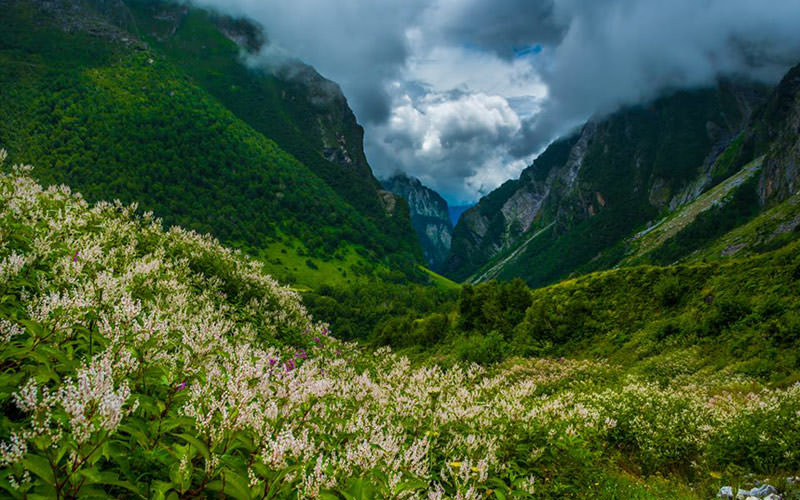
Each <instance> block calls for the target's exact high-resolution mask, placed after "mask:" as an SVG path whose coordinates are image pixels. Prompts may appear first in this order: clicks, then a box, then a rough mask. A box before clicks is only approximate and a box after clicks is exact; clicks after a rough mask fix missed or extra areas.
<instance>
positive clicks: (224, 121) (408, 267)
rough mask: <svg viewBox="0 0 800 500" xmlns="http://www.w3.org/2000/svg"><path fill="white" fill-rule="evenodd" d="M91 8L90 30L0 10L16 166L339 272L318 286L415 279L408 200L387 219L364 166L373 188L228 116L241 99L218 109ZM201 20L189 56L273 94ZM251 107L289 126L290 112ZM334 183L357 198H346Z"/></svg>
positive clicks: (6, 127) (198, 16)
mask: <svg viewBox="0 0 800 500" xmlns="http://www.w3.org/2000/svg"><path fill="white" fill-rule="evenodd" d="M90 4H91V2H89V3H86V4H79V5H86V6H85V7H81V8H82V9H83V10H81V11H80V12H79V14H78V15H79V16H85V17H86V19H87V20H83V18H81V20H80V22H79V21H75V20H74V19H72V18H71V17H70V15H74V14H69V15H68V14H67V13H60V12H58V11H56V16H55V17H56V18H55V19H50V18H49V17H48V15H47V14H48V13H49V11H46V10H42V9H45V7H43V5H45V4H39V3H37V2H17V1H8V2H3V4H2V6H3V12H4V15H3V16H2V19H0V64H2V66H3V68H4V70H3V72H2V73H1V74H0V110H2V114H3V116H4V120H2V121H0V142H2V143H3V145H4V147H7V148H8V151H9V155H10V156H11V159H12V160H14V161H19V162H28V163H34V164H36V165H37V166H38V169H37V171H36V172H35V174H34V175H36V176H37V178H38V179H39V180H40V181H41V182H43V183H46V184H47V183H67V184H69V185H70V186H73V187H74V188H76V189H79V190H80V191H81V192H82V193H83V194H84V195H85V196H86V197H87V199H89V200H104V199H120V200H122V201H123V202H124V203H133V202H136V203H139V204H140V206H141V207H142V208H144V209H145V210H151V211H153V212H154V214H155V215H156V216H157V217H160V218H162V219H163V220H164V221H165V223H167V224H176V225H180V226H182V227H187V228H191V229H195V230H198V231H201V232H208V233H211V234H214V235H215V236H216V237H218V238H220V239H221V240H223V241H225V242H226V243H227V244H230V245H233V246H236V247H239V248H243V249H246V250H249V251H251V252H257V251H258V250H259V249H263V248H266V247H268V246H269V245H273V246H275V245H277V246H281V247H282V248H284V249H286V250H287V252H286V253H287V255H292V254H295V255H297V256H299V257H303V258H302V259H300V262H301V263H302V264H303V265H302V266H301V268H300V269H303V270H306V271H308V270H309V269H310V270H314V269H313V268H310V267H309V266H306V265H305V261H306V260H309V259H311V260H312V262H314V261H323V262H330V261H331V260H338V261H339V262H338V263H337V264H336V265H333V266H326V267H332V268H333V269H332V270H330V272H325V273H317V275H316V276H315V277H316V278H318V281H325V280H326V279H327V278H328V277H329V276H330V275H331V274H333V281H343V282H344V281H346V279H347V274H348V272H349V274H350V275H351V276H352V275H353V274H354V273H353V272H352V270H351V269H350V267H351V266H353V265H356V266H357V268H359V269H362V270H364V269H368V268H373V270H374V269H377V268H379V267H380V266H381V265H384V266H389V265H390V266H391V267H392V268H393V269H394V270H396V271H397V270H399V271H400V272H401V273H405V274H406V275H407V276H409V275H416V274H418V273H417V272H416V262H418V261H419V260H421V254H420V251H419V246H418V244H417V243H416V241H415V240H414V239H413V236H412V235H413V230H412V229H411V226H410V221H409V219H408V217H407V216H405V212H404V211H403V207H404V202H402V200H397V204H398V207H397V214H387V213H385V212H384V209H383V206H382V205H381V202H380V200H379V197H378V193H377V189H378V188H379V186H378V184H377V181H375V180H374V179H373V178H372V175H371V172H370V170H369V166H368V165H366V163H364V165H363V169H362V170H364V169H365V170H364V171H363V172H361V174H363V175H366V177H365V179H367V180H365V181H364V182H361V183H355V182H350V181H348V180H347V179H348V178H349V177H348V176H347V175H344V174H339V175H337V174H335V173H333V172H332V171H331V169H333V168H334V165H332V164H329V163H325V160H324V159H323V158H322V156H320V153H315V155H316V156H314V154H312V148H311V146H308V147H305V146H304V147H302V148H301V147H300V146H298V145H297V144H295V143H296V142H297V141H296V140H295V139H296V137H297V136H298V134H299V132H298V131H297V127H296V126H292V127H291V128H290V129H291V130H294V131H295V132H294V135H291V134H290V135H286V134H284V135H275V134H272V135H265V134H266V133H267V132H270V131H274V130H273V129H269V130H267V129H266V128H265V127H263V126H262V125H263V124H265V123H268V122H270V118H269V116H265V117H261V118H260V119H258V120H256V119H255V118H252V119H251V117H249V116H244V118H247V119H243V118H242V116H240V115H242V112H241V110H240V109H239V108H233V107H231V108H229V107H227V106H228V105H229V103H230V102H231V101H232V100H233V98H232V97H231V96H228V98H227V99H224V98H223V99H220V98H219V97H226V96H223V95H221V94H219V93H215V92H210V91H209V90H207V88H206V87H208V88H210V89H211V91H215V90H217V87H216V86H214V85H211V84H210V83H208V82H206V81H205V80H203V79H201V78H200V77H201V76H202V75H195V74H194V73H192V72H189V71H187V69H186V68H185V67H184V66H183V65H182V64H180V63H179V62H178V61H184V62H185V61H188V59H181V57H182V56H183V53H182V52H181V53H178V54H174V53H173V51H169V50H167V48H164V49H163V51H159V50H158V48H159V46H157V45H150V46H145V45H144V44H142V43H141V42H140V41H138V40H137V39H136V36H135V33H128V32H126V31H123V30H122V29H121V28H119V27H117V26H115V25H113V24H111V23H110V22H109V21H107V20H106V19H105V18H103V17H102V16H101V17H99V18H98V19H95V18H97V17H98V14H96V13H95V11H94V10H92V9H91V8H90V7H88V5H90ZM48 5H60V4H48ZM153 5H156V4H153ZM123 7H124V6H123ZM66 12H69V11H66ZM191 13H192V15H191V16H189V17H188V18H187V19H186V20H185V21H184V23H183V25H182V26H184V31H189V32H192V33H194V38H192V39H191V40H192V42H193V45H192V46H191V47H194V48H195V49H196V50H200V47H206V45H205V44H208V45H209V46H208V47H207V48H206V50H207V51H208V52H214V51H217V52H220V53H221V54H222V55H221V56H219V57H217V58H207V59H208V60H209V61H219V60H220V58H223V59H224V61H226V64H227V65H228V66H230V68H234V67H237V68H238V70H237V71H233V70H231V71H230V72H229V74H230V77H229V78H230V81H229V82H227V83H226V84H225V85H226V88H230V86H232V85H244V84H245V80H246V78H250V80H247V81H251V83H252V84H253V85H255V84H256V83H258V82H263V84H262V85H260V86H256V87H257V88H255V89H254V90H252V92H254V93H260V94H259V95H270V94H269V93H268V92H267V90H268V89H267V88H266V87H268V84H269V82H270V81H271V80H269V79H268V78H267V76H265V75H264V74H263V73H258V72H256V71H255V70H253V71H251V70H248V68H247V67H246V66H244V64H243V63H242V62H241V61H240V60H239V59H238V50H239V49H238V47H237V45H236V44H235V43H234V42H232V41H231V40H229V39H228V38H225V37H224V36H223V35H222V34H221V33H220V31H219V29H218V28H216V27H215V25H214V24H212V23H211V22H210V20H209V19H208V17H207V15H206V14H204V13H203V12H202V11H195V10H191ZM50 14H52V13H50ZM93 16H94V17H93ZM137 19H138V20H139V22H140V24H142V23H143V18H142V17H139V18H137ZM90 21H91V22H90ZM59 23H63V24H65V25H66V27H65V26H60V25H59ZM71 23H74V24H76V25H73V24H71ZM81 23H83V24H81ZM93 23H94V24H93ZM198 26H199V27H200V28H202V29H203V31H202V32H201V33H199V34H198V33H197V32H196V31H197V29H199V28H198ZM192 30H194V31H192ZM181 33H183V31H180V32H179V34H181ZM185 45H186V44H184V45H182V46H181V47H184V49H183V50H184V52H185V51H186V50H188V49H187V48H186V47H185ZM209 64H211V63H209ZM187 66H189V67H191V65H187ZM228 66H225V67H226V68H227V67H228ZM194 67H199V66H197V65H195V66H194ZM204 68H206V70H207V71H209V72H210V71H212V69H210V68H209V67H208V66H204ZM217 69H224V68H222V67H220V68H217ZM259 75H261V76H259ZM217 83H219V82H217ZM272 85H275V83H274V82H273V83H272ZM245 101H247V100H245ZM237 102H238V101H237ZM293 102H295V105H296V106H299V104H297V100H294V101H293ZM249 106H250V107H249V108H248V109H258V110H261V112H265V113H266V112H269V113H272V114H276V115H282V113H284V111H285V109H284V108H285V107H286V104H285V103H283V104H282V103H281V102H280V101H270V102H264V103H261V104H256V103H250V104H249ZM343 106H344V107H345V109H347V111H348V112H349V109H348V108H346V102H344V103H343ZM237 113H238V114H237ZM270 116H271V115H270ZM350 116H351V117H352V114H350ZM282 124H283V125H282ZM284 125H286V122H285V121H284V122H280V123H278V122H276V123H275V124H274V127H277V128H281V127H283V126H284ZM352 125H353V126H354V127H356V126H357V125H356V124H355V122H354V120H353V124H352ZM287 127H288V125H287ZM270 137H274V139H275V140H280V141H282V142H280V143H276V142H275V140H273V139H271V138H270ZM358 139H359V140H360V137H358ZM353 140H355V139H353ZM284 145H286V146H287V147H288V149H289V150H290V151H291V153H290V152H287V150H286V149H284ZM359 147H360V143H359ZM292 153H294V154H296V155H298V156H294V154H292ZM298 157H300V158H303V161H305V162H307V163H303V162H301V161H300V160H298V159H297V158H298ZM312 160H313V161H312ZM321 164H325V165H327V167H326V168H328V170H329V171H327V172H328V173H327V174H326V173H325V172H323V170H322V167H320V165H321ZM340 170H343V169H341V168H340ZM350 170H352V169H350ZM352 175H355V174H352ZM352 175H351V176H352ZM331 178H337V179H339V180H343V182H344V183H345V184H347V185H348V186H350V188H351V190H355V191H359V193H358V194H355V192H351V191H341V190H339V189H338V188H337V187H336V186H332V185H331V184H330V183H329V182H328V181H330V179H331ZM370 179H372V180H371V181H370ZM367 200H370V201H367ZM367 205H369V207H366V206H367ZM315 265H317V268H320V267H321V266H319V265H318V264H315ZM283 267H284V266H283V265H282V264H276V265H275V266H274V267H273V268H274V269H275V271H276V272H279V273H281V274H282V276H285V277H287V278H293V277H294V278H296V277H298V276H302V274H303V273H302V272H300V269H298V270H295V269H292V267H298V266H296V265H294V266H291V267H289V268H287V269H283ZM337 268H341V270H338V269H337ZM305 281H306V283H303V284H308V281H310V280H305Z"/></svg>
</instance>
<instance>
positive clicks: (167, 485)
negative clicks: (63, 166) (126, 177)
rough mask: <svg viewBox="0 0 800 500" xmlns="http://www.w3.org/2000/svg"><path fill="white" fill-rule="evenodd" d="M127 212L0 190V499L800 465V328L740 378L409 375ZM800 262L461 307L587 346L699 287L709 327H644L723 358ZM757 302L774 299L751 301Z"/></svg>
mask: <svg viewBox="0 0 800 500" xmlns="http://www.w3.org/2000/svg"><path fill="white" fill-rule="evenodd" d="M134 212H135V210H134V209H133V208H132V207H126V206H124V205H121V204H119V203H114V204H110V203H105V202H102V203H98V204H95V205H90V204H88V203H87V202H85V201H84V200H83V199H82V198H81V197H80V196H79V195H76V194H72V193H71V192H70V190H69V189H68V188H66V187H63V186H62V187H51V188H48V189H46V190H45V189H42V188H41V187H40V186H39V185H38V184H37V183H36V182H35V181H34V180H33V179H32V178H31V177H30V176H29V169H28V168H25V167H15V168H14V169H12V170H11V171H9V172H8V173H5V174H2V176H0V234H2V245H1V246H0V297H2V302H1V303H0V325H1V326H2V341H3V342H2V345H1V346H0V366H2V373H0V405H1V406H2V407H3V413H2V417H1V419H0V468H2V471H0V488H3V490H4V491H5V494H7V495H9V496H11V497H15V498H25V497H27V498H36V497H37V496H38V497H50V498H52V497H61V498H98V497H114V498H187V497H211V496H214V495H215V494H217V493H222V494H224V495H225V496H228V497H232V498H238V499H250V498H326V499H348V500H349V499H354V498H356V499H371V498H428V499H431V498H434V499H443V498H459V499H475V500H477V499H478V498H487V497H489V498H498V499H505V498H534V497H535V498H564V497H574V498H585V497H587V496H592V497H596V498H608V499H611V498H640V499H651V498H665V497H667V496H668V497H669V498H686V499H695V498H708V497H709V496H712V495H713V494H714V492H716V490H717V489H718V488H719V486H721V485H723V484H735V485H736V484H742V485H744V484H745V483H747V482H748V481H750V479H748V476H747V474H748V473H757V474H759V476H758V477H759V478H763V477H764V476H771V477H773V482H774V483H775V484H776V485H778V486H779V487H780V488H781V489H783V490H784V491H785V492H787V493H786V494H787V495H790V494H792V493H791V487H790V486H787V485H786V483H785V482H784V481H782V480H780V479H778V478H783V477H785V476H786V475H787V474H789V473H791V472H793V471H797V469H798V468H800V453H798V449H797V447H796V446H795V444H796V443H797V442H798V440H800V425H799V424H798V422H800V419H798V418H797V417H798V415H799V414H800V385H796V384H795V385H790V384H789V383H788V381H787V379H785V378H784V379H780V376H776V377H773V376H772V375H771V373H772V371H774V372H775V373H778V374H779V375H782V374H785V373H786V372H788V371H789V370H792V369H793V370H796V368H797V367H796V363H797V360H796V359H794V360H791V355H794V356H796V352H797V350H796V348H794V346H795V345H796V344H795V342H796V339H797V336H796V332H795V330H794V329H792V328H791V327H790V328H788V329H782V328H783V326H782V324H781V322H778V321H776V322H775V323H774V329H773V330H769V329H766V330H765V329H761V328H759V329H758V331H759V332H763V333H759V335H762V336H761V337H758V339H759V341H761V340H763V341H774V342H779V343H780V345H782V346H786V351H788V352H789V353H790V354H789V355H785V356H772V357H770V356H766V357H765V359H766V360H767V361H769V362H770V363H771V364H772V366H774V370H772V371H770V372H769V373H763V372H759V371H758V370H754V371H753V374H752V375H748V374H746V373H742V372H745V371H746V370H742V365H737V364H736V363H728V364H730V365H731V366H732V368H726V367H725V366H723V365H724V364H725V363H720V365H719V366H717V367H714V369H713V370H701V371H699V372H697V373H696V374H695V373H694V368H693V369H692V370H686V369H684V368H686V366H691V367H693V366H694V365H693V364H694V363H698V362H700V361H698V360H703V359H707V358H706V357H704V356H703V355H697V356H695V355H691V351H690V350H686V351H683V352H682V353H680V357H679V358H678V359H676V358H674V357H669V356H660V357H659V356H656V354H658V353H660V352H661V351H660V350H659V351H658V353H657V352H655V346H653V349H654V351H652V352H650V353H648V352H638V351H637V352H635V355H633V356H632V357H629V358H618V359H619V360H620V361H621V360H623V359H626V360H627V361H628V362H630V361H632V360H636V359H638V358H639V357H647V356H648V354H650V355H651V356H650V359H649V362H644V361H640V362H635V363H634V364H633V365H630V364H629V363H626V365H620V364H618V363H617V361H615V360H613V359H612V360H611V361H601V360H590V359H587V360H574V359H563V358H562V359H557V358H556V359H535V358H534V359H527V360H524V359H519V358H515V357H510V358H508V359H507V360H505V361H503V362H501V363H499V364H488V363H487V364H486V366H481V365H477V364H462V363H459V362H456V363H450V366H449V367H446V368H445V367H442V366H440V365H438V364H436V363H434V362H431V361H430V360H425V361H421V362H418V363H412V362H410V361H409V360H408V359H406V358H404V357H402V356H399V355H397V354H392V353H391V352H390V351H388V350H386V349H382V350H378V351H375V352H371V351H369V350H366V349H363V348H359V347H358V346H357V345H355V344H345V343H341V342H339V341H337V340H335V339H334V338H332V337H331V336H330V335H329V334H328V333H329V332H328V329H327V327H326V326H325V325H323V324H317V323H314V322H313V321H312V320H311V319H310V318H309V316H308V314H307V313H306V312H305V310H304V308H303V307H302V305H301V304H300V302H299V300H298V297H297V296H296V295H295V294H294V293H293V292H291V291H289V290H287V289H284V288H281V287H280V286H279V285H277V284H276V282H275V281H273V280H272V279H271V278H270V277H268V276H267V275H266V274H264V272H263V268H262V265H261V264H259V263H258V262H256V261H254V260H252V259H251V258H248V257H246V256H244V255H242V254H240V253H238V252H235V251H230V250H227V249H225V248H224V247H223V246H221V245H220V244H219V243H217V242H216V241H215V240H213V239H212V238H209V237H206V236H200V235H198V234H197V233H194V232H188V231H185V230H183V229H180V228H172V229H170V230H168V231H164V230H163V229H162V227H161V224H160V223H159V221H158V220H157V219H154V218H153V217H152V216H150V215H145V216H144V217H138V216H136V215H134ZM798 264H799V263H798V261H797V257H796V252H792V251H789V250H786V251H783V252H779V253H777V254H774V255H770V256H769V257H763V258H761V260H751V261H742V262H740V263H737V264H736V265H737V266H739V267H737V268H735V272H727V268H725V267H724V266H711V267H710V266H706V267H697V268H692V267H687V268H680V269H676V270H659V269H657V268H654V269H650V268H641V269H639V270H637V271H636V272H635V273H633V274H626V273H632V271H623V272H610V273H605V274H601V275H597V276H591V277H587V278H585V279H582V280H579V281H576V282H569V283H565V284H563V285H558V286H557V287H552V288H550V289H545V290H542V291H536V292H533V293H532V294H531V292H529V291H528V290H527V289H526V288H525V287H524V286H522V285H521V284H510V285H503V286H501V287H500V289H499V290H498V291H499V292H501V293H502V294H504V295H497V294H496V293H491V292H487V291H486V290H489V289H488V288H486V287H487V286H495V287H496V286H497V285H481V286H480V287H476V288H475V289H472V288H467V289H465V291H464V292H463V293H464V296H463V297H462V299H461V301H460V310H459V317H460V318H461V325H462V326H463V328H465V329H470V328H471V329H473V330H474V331H476V332H478V331H481V330H482V329H484V328H486V327H488V324H487V325H483V324H482V323H483V322H486V321H495V325H496V326H495V328H497V329H498V331H500V332H503V331H504V328H506V327H507V326H508V325H504V324H502V323H497V319H496V317H494V316H493V315H492V311H493V309H492V308H491V307H489V305H488V303H487V302H486V301H483V302H482V301H481V300H480V299H481V297H484V298H489V299H491V298H493V300H494V301H495V302H494V303H495V304H496V305H497V306H500V307H506V308H507V310H508V311H514V312H515V315H512V316H510V317H509V316H506V315H501V316H500V317H502V318H512V319H513V318H516V319H519V320H520V321H521V322H522V323H521V324H522V325H525V327H524V328H523V329H522V330H521V334H524V332H530V335H532V337H531V340H535V339H541V342H544V343H547V342H550V343H552V345H553V348H554V349H556V350H557V349H560V348H563V349H564V350H567V349H568V348H570V347H569V346H570V343H572V344H573V345H575V346H579V347H581V346H582V348H583V352H584V353H587V354H588V353H589V352H590V351H589V350H587V349H590V348H593V347H592V346H594V345H595V343H591V344H587V343H586V342H587V339H589V338H592V337H593V338H595V339H601V338H603V335H604V334H603V333H602V332H603V329H604V328H605V329H606V330H608V331H614V332H618V333H617V334H616V335H613V336H611V337H610V338H609V339H608V341H607V342H611V343H613V342H621V343H622V344H624V343H625V341H626V339H625V338H623V339H621V340H620V339H617V336H619V335H623V336H624V334H625V331H626V330H625V329H624V327H625V325H634V324H636V321H637V320H636V317H638V318H639V321H649V319H650V318H649V316H650V315H651V314H652V311H663V313H664V315H666V314H667V311H669V310H670V308H673V309H674V310H675V311H677V312H678V314H677V315H676V314H671V315H675V316H676V317H678V318H682V317H683V316H681V313H680V311H683V313H682V314H684V315H687V316H685V318H686V321H687V322H688V321H689V320H690V319H693V318H694V316H691V315H690V312H691V311H692V310H693V309H696V308H697V307H698V306H697V304H696V297H697V296H698V295H699V294H701V293H702V294H703V295H702V296H703V297H705V296H706V295H705V294H706V293H710V294H711V295H713V297H714V300H713V301H711V303H707V301H706V300H705V299H703V300H701V303H702V304H707V305H708V308H709V311H705V312H704V311H697V313H696V314H699V315H701V317H707V318H708V320H707V321H706V322H705V323H704V325H705V326H703V327H702V328H699V327H698V328H697V329H695V330H692V329H690V328H689V327H690V326H692V327H693V325H694V323H696V321H693V322H692V324H691V325H682V324H678V325H676V327H677V328H678V332H679V333H675V332H674V330H671V329H668V328H667V329H659V330H653V331H651V330H648V329H647V328H644V329H643V330H642V331H643V332H645V333H646V334H647V335H650V334H652V335H661V336H662V340H663V342H664V343H665V345H667V346H671V345H678V346H680V345H681V342H682V340H683V339H685V338H688V336H691V335H700V334H701V333H702V335H705V336H706V338H709V339H713V338H717V339H718V341H717V344H722V345H734V344H733V343H732V342H731V341H729V340H728V338H727V337H726V335H729V334H731V332H732V331H733V329H737V330H739V329H746V328H747V326H748V325H754V324H757V323H758V322H760V321H769V318H776V319H777V318H782V317H784V316H782V315H786V318H788V317H789V316H791V315H796V310H795V309H794V307H795V306H794V302H792V300H793V299H792V298H791V297H793V296H794V297H796V296H797V293H796V292H797V290H796V289H795V287H796V286H797V285H796V284H795V282H796V279H795V278H796V274H797V271H796V269H797V268H798ZM731 265H734V264H731ZM792 276H794V278H793V277H792ZM654 278H661V279H654ZM673 278H674V279H676V280H677V284H675V282H672V281H664V279H673ZM651 283H655V285H651ZM744 283H749V285H747V286H745V285H744ZM637 284H638V285H637ZM636 286H639V289H638V291H639V292H641V291H642V290H645V289H646V287H651V286H652V287H653V294H652V297H651V296H646V295H644V294H642V293H636V292H637V289H636ZM684 286H685V287H686V288H685V289H683V287H684ZM759 287H761V288H759ZM623 289H624V290H625V291H626V293H624V294H623V293H621V292H622V290H623ZM700 289H702V290H703V291H702V292H701V291H700ZM607 290H617V291H618V292H620V295H619V298H618V299H617V298H615V297H614V296H610V295H605V292H606V291H607ZM756 290H765V291H770V292H771V293H772V294H773V295H771V296H770V295H768V294H765V295H763V298H762V299H758V301H755V299H754V301H753V302H750V303H745V304H742V303H741V301H742V300H743V297H744V293H746V292H753V291H756ZM734 291H735V292H736V293H738V294H742V295H739V296H734ZM525 294H527V299H525V297H526V295H525ZM499 296H502V297H504V299H502V300H498V299H497V297H499ZM515 297H516V298H517V299H520V298H521V299H520V301H516V302H515V301H514V300H517V299H515ZM604 297H605V298H604ZM770 297H772V298H776V297H783V301H780V300H779V301H778V302H777V305H773V304H772V303H771V302H770V301H769V299H770ZM589 298H591V299H592V300H593V301H595V303H596V307H594V308H593V309H592V311H597V314H599V315H600V316H593V315H594V314H595V313H594V312H590V311H586V310H585V304H586V302H585V301H586V300H588V299H589ZM512 299H513V300H512ZM773 302H774V301H773ZM731 304H733V305H731ZM528 305H529V306H530V307H528V308H527V312H526V310H525V308H526V306H528ZM617 308H619V309H617ZM623 308H624V309H623ZM627 310H630V311H633V312H632V313H631V315H633V316H636V317H633V318H632V317H628V316H627V315H626V313H624V312H622V311H627ZM713 311H716V312H713ZM652 319H653V320H655V321H656V323H657V322H658V317H656V318H652ZM786 323H789V322H788V320H787V321H786ZM605 324H607V325H608V326H607V327H600V326H598V325H605ZM664 324H665V325H666V324H667V323H664ZM745 331H747V330H745ZM584 332H585V333H584ZM636 335H637V334H634V335H632V336H631V337H630V339H633V338H634V337H636ZM643 335H644V334H643ZM742 338H743V339H746V340H745V341H746V343H747V344H748V345H749V344H751V341H752V338H748V337H747V336H744V337H742ZM557 342H565V343H560V344H556V343H557ZM601 345H602V344H601ZM606 345H610V344H606ZM639 345H640V346H642V347H646V346H647V345H648V344H647V342H645V341H641V342H640V343H639ZM701 345H702V344H701ZM559 346H560V347H559ZM544 347H545V348H546V347H547V346H544ZM700 349H702V347H701V348H700ZM624 351H625V349H624V348H623V350H622V352H624ZM763 351H769V349H768V348H766V347H765V348H762V349H761V352H763ZM793 352H794V354H791V353H793ZM737 355H738V354H737ZM753 355H755V353H753V354H751V352H747V351H744V354H741V356H744V357H746V358H747V357H748V356H750V357H752V356H753ZM790 360H791V361H790ZM791 363H795V365H794V368H792V367H791V366H792V365H791ZM754 366H761V365H760V364H756V365H754ZM772 379H780V380H782V381H781V382H780V383H779V384H777V385H775V386H771V385H770V384H768V383H766V382H767V381H768V380H772ZM787 498H791V497H788V496H787Z"/></svg>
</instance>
